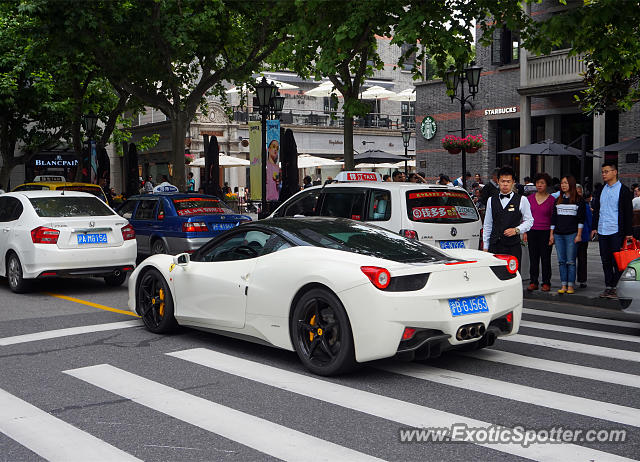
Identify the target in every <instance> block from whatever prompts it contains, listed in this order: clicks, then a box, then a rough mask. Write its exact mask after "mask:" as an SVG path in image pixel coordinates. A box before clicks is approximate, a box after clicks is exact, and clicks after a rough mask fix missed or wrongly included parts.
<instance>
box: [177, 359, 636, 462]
mask: <svg viewBox="0 0 640 462" xmlns="http://www.w3.org/2000/svg"><path fill="white" fill-rule="evenodd" d="M167 354H168V355H169V356H173V357H175V358H180V359H184V360H186V361H190V362H193V363H196V364H200V365H202V366H205V367H209V368H211V369H215V370H219V371H222V372H226V373H228V374H232V375H235V376H239V377H244V378H246V379H249V380H253V381H256V382H259V383H263V384H266V385H270V386H273V387H277V388H279V389H282V390H286V391H290V392H292V393H296V394H299V395H302V396H307V397H310V398H314V399H317V400H320V401H325V402H328V403H331V404H335V405H338V406H342V407H344V408H347V409H352V410H356V411H359V412H362V413H365V414H369V415H373V416H376V417H380V418H382V419H387V420H390V421H392V422H398V423H401V424H403V425H407V426H411V427H415V428H433V427H451V426H452V425H454V424H458V425H462V424H465V425H467V426H468V427H475V428H485V429H488V428H489V427H490V426H491V425H493V424H491V423H488V422H483V421H481V420H476V419H472V418H469V417H465V416H461V415H457V414H452V413H449V412H445V411H440V410H438V409H433V408H429V407H426V406H422V405H419V404H413V403H409V402H406V401H401V400H399V399H395V398H390V397H388V396H384V395H378V394H375V393H371V392H368V391H364V390H358V389H355V388H350V387H347V386H344V385H340V384H336V383H332V382H328V381H326V380H321V379H318V378H315V377H310V376H307V375H303V374H298V373H295V372H290V371H286V370H283V369H278V368H276V367H272V366H268V365H266V364H261V363H257V362H254V361H249V360H246V359H242V358H238V357H235V356H230V355H226V354H224V353H219V352H216V351H212V350H207V349H204V348H194V349H190V350H184V351H177V352H173V353H167ZM474 444H477V445H479V446H483V447H485V448H489V449H493V450H496V451H500V452H504V453H507V454H512V455H517V456H519V457H525V458H528V459H532V460H544V461H558V462H560V461H562V462H566V461H567V460H592V459H593V460H607V461H614V460H629V459H626V458H624V457H620V456H617V455H615V454H610V453H606V452H603V451H598V450H595V449H591V448H586V447H582V446H578V445H574V444H541V443H538V442H535V443H533V444H532V445H531V446H528V447H526V448H524V447H522V446H520V445H519V444H516V443H504V444H487V443H474Z"/></svg>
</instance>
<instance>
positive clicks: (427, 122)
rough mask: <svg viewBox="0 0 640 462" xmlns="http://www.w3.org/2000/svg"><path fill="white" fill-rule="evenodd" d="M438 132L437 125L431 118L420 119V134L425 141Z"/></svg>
mask: <svg viewBox="0 0 640 462" xmlns="http://www.w3.org/2000/svg"><path fill="white" fill-rule="evenodd" d="M437 130H438V125H437V124H436V121H435V120H434V119H433V117H431V116H426V117H425V118H424V119H422V124H421V125H420V132H421V133H422V136H424V137H425V138H426V139H428V140H430V139H431V138H433V137H434V136H436V131H437Z"/></svg>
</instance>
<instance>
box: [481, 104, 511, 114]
mask: <svg viewBox="0 0 640 462" xmlns="http://www.w3.org/2000/svg"><path fill="white" fill-rule="evenodd" d="M514 112H518V106H511V107H499V108H495V109H485V110H484V115H486V116H488V115H499V114H512V113H514Z"/></svg>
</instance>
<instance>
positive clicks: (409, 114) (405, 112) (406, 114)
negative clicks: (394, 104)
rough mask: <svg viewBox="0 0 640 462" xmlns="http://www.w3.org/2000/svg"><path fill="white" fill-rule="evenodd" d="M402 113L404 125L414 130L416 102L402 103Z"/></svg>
mask: <svg viewBox="0 0 640 462" xmlns="http://www.w3.org/2000/svg"><path fill="white" fill-rule="evenodd" d="M400 111H401V113H402V124H403V125H406V126H407V128H413V127H415V125H416V103H415V101H402V103H400Z"/></svg>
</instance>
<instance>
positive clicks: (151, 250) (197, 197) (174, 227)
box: [118, 193, 251, 255]
mask: <svg viewBox="0 0 640 462" xmlns="http://www.w3.org/2000/svg"><path fill="white" fill-rule="evenodd" d="M118 213H119V214H120V215H121V216H123V217H124V218H126V219H127V220H129V223H131V226H133V229H134V230H135V231H136V240H137V242H138V253H139V254H145V255H148V254H156V253H168V254H174V255H175V254H178V253H182V252H189V253H191V252H193V251H195V250H196V249H198V248H199V247H200V246H202V245H203V244H204V243H206V242H208V241H209V240H210V239H211V238H212V237H215V236H217V235H218V234H220V233H221V232H223V231H226V230H228V229H231V228H233V227H235V226H238V225H239V224H240V223H242V222H245V221H251V217H248V216H246V215H239V214H237V213H235V212H233V211H232V210H231V209H230V208H229V207H228V206H227V204H225V203H224V202H222V201H221V200H220V199H218V198H217V197H215V196H207V195H205V194H182V193H156V194H141V195H138V196H132V197H130V198H129V199H127V200H126V202H125V203H124V204H122V206H121V207H120V208H119V209H118Z"/></svg>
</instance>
